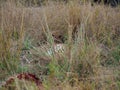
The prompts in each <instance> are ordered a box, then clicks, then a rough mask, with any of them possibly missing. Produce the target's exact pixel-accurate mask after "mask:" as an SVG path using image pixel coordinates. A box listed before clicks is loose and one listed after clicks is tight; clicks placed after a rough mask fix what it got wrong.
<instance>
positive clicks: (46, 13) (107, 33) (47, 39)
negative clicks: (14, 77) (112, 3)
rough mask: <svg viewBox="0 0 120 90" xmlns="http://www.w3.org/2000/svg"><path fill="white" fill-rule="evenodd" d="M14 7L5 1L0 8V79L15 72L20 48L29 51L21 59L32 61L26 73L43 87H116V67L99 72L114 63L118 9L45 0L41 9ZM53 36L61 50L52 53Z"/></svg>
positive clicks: (50, 89)
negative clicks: (37, 79) (31, 75)
mask: <svg viewBox="0 0 120 90" xmlns="http://www.w3.org/2000/svg"><path fill="white" fill-rule="evenodd" d="M85 3H86V2H85ZM19 5H20V6H19ZM19 5H18V4H17V5H16V4H15V3H10V2H9V3H5V4H3V5H2V6H1V8H0V25H1V26H0V67H1V68H0V71H1V72H3V75H2V74H0V75H1V76H2V77H0V79H3V78H6V77H5V74H8V75H10V74H11V73H15V72H16V70H18V66H19V63H20V55H21V53H22V52H24V49H23V48H24V47H25V48H28V51H29V52H30V53H31V57H29V55H26V57H27V58H28V59H32V61H33V62H31V63H30V64H29V67H28V68H29V72H30V73H34V74H36V75H37V76H38V77H42V79H43V85H44V87H45V89H48V90H54V89H55V90H59V89H60V90H74V89H75V90H76V89H77V90H96V89H98V90H99V89H100V90H107V88H108V89H110V88H111V87H112V88H113V90H115V89H119V82H120V81H119V80H116V79H117V78H119V76H118V77H117V78H116V77H114V75H118V74H119V71H118V69H117V73H115V74H114V73H113V72H112V69H111V67H109V69H108V70H105V68H106V67H108V66H114V67H117V66H118V65H119V61H120V57H119V46H120V45H119V44H120V43H119V41H120V38H119V37H120V31H119V29H120V24H119V23H120V9H119V7H116V8H111V7H109V6H104V5H94V6H91V4H90V3H86V4H81V3H78V2H76V1H70V2H68V3H63V2H51V1H49V2H48V3H47V4H46V5H43V6H41V7H24V6H21V4H19ZM28 37H29V38H31V39H32V40H33V41H32V43H30V44H29V42H26V41H25V40H27V38H28ZM61 38H62V39H63V40H61ZM56 39H57V40H58V41H62V43H61V42H59V43H61V45H62V47H63V51H60V52H56V50H55V49H56V48H55V46H56V44H58V42H56V41H55V40H56ZM29 45H30V46H29ZM42 46H43V47H42ZM41 47H42V48H41ZM49 52H52V53H51V54H50V55H48V54H49ZM46 53H47V54H46ZM111 61H112V63H111ZM36 62H37V63H36ZM46 62H47V63H46ZM113 62H114V65H112V64H113ZM105 66H106V67H105ZM99 67H102V68H99ZM107 71H108V72H109V73H110V74H111V73H112V75H113V77H112V78H113V79H112V80H111V79H109V78H110V75H108V76H107V77H108V78H104V76H105V75H106V73H105V74H104V72H107ZM41 72H42V75H41ZM106 82H107V83H106ZM116 82H117V83H116ZM16 83H17V82H16ZM16 85H17V87H18V90H19V85H18V84H16ZM27 87H29V86H27ZM31 88H32V87H31ZM33 88H34V85H33ZM31 90H32V89H31Z"/></svg>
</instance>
